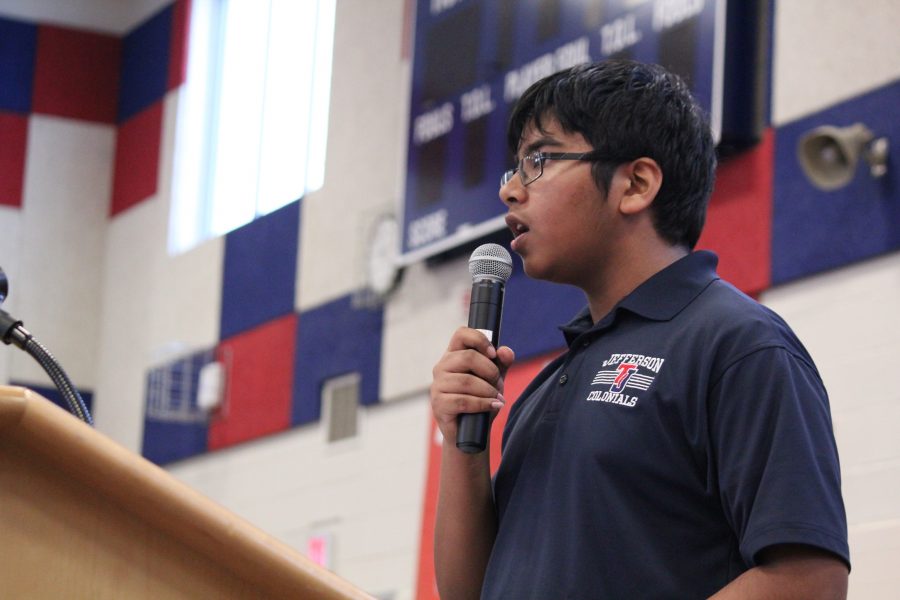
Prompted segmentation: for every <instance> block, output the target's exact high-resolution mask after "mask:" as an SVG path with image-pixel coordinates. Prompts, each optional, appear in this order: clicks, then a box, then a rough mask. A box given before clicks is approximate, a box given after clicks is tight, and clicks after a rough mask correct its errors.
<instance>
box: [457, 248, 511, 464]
mask: <svg viewBox="0 0 900 600" xmlns="http://www.w3.org/2000/svg"><path fill="white" fill-rule="evenodd" d="M469 273H471V274H472V298H471V300H470V301H469V327H471V328H472V329H477V330H479V331H480V332H481V333H483V334H484V335H485V337H486V338H487V339H489V340H491V344H493V345H494V348H498V347H499V343H500V316H501V313H502V312H503V291H504V287H505V286H506V281H507V280H508V279H509V276H510V275H511V274H512V257H511V256H510V255H509V252H507V251H506V248H504V247H503V246H500V245H499V244H484V245H481V246H479V247H478V248H476V249H475V252H473V253H472V256H471V258H469ZM489 433H490V413H486V412H483V413H464V414H461V415H459V427H458V429H457V432H456V447H457V448H459V449H460V450H462V451H463V452H465V453H466V454H478V453H479V452H483V451H484V449H485V448H486V447H487V442H488V434H489Z"/></svg>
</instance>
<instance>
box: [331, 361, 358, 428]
mask: <svg viewBox="0 0 900 600" xmlns="http://www.w3.org/2000/svg"><path fill="white" fill-rule="evenodd" d="M322 406H323V409H324V410H323V414H325V415H326V423H327V425H326V427H327V429H328V442H337V441H339V440H344V439H348V438H353V437H356V434H357V433H358V430H359V418H358V417H359V373H352V374H350V375H343V376H341V377H336V378H334V379H330V380H328V381H327V382H325V385H324V386H323V387H322Z"/></svg>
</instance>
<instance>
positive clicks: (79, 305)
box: [10, 115, 115, 388]
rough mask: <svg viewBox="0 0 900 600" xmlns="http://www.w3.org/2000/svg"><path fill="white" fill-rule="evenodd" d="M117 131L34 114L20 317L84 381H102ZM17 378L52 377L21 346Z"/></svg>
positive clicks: (86, 384)
mask: <svg viewBox="0 0 900 600" xmlns="http://www.w3.org/2000/svg"><path fill="white" fill-rule="evenodd" d="M114 143H115V130H114V128H113V127H111V126H109V125H98V124H93V123H87V122H83V121H75V120H72V119H61V118H57V117H47V116H39V115H32V116H31V118H30V119H29V127H28V148H27V154H26V166H25V185H24V198H23V202H22V209H21V229H20V231H19V242H20V244H21V246H20V250H19V251H20V263H19V270H18V272H17V273H16V281H15V289H16V292H15V307H16V316H17V317H18V318H19V319H22V320H23V321H24V322H25V327H26V328H27V329H28V330H29V331H31V332H32V333H33V334H34V336H35V337H36V338H37V339H38V341H40V342H41V343H42V344H43V345H44V346H46V347H47V348H48V349H49V350H50V352H51V353H52V354H53V355H54V356H55V357H56V359H57V360H58V361H59V362H60V364H61V365H62V367H63V369H64V370H65V371H66V372H67V373H68V375H69V377H70V378H71V379H72V381H73V383H74V384H75V385H76V386H78V387H86V388H93V387H94V385H95V384H96V381H97V379H96V378H97V351H98V335H99V329H100V310H99V309H100V298H101V292H102V264H103V256H104V253H105V231H106V223H107V214H108V211H109V194H110V185H111V183H112V156H113V148H114ZM10 377H11V378H13V379H17V380H24V381H28V382H45V383H46V384H47V385H50V379H49V378H48V377H47V376H46V375H45V374H44V371H43V369H41V367H40V366H39V365H38V363H37V362H36V361H34V360H33V359H32V358H31V357H30V356H28V355H27V354H25V353H18V354H17V355H15V356H14V358H13V362H12V365H11V372H10Z"/></svg>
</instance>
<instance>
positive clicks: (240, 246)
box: [220, 200, 300, 340]
mask: <svg viewBox="0 0 900 600" xmlns="http://www.w3.org/2000/svg"><path fill="white" fill-rule="evenodd" d="M299 231H300V201H299V200H298V201H295V202H291V203H290V204H288V205H286V206H284V207H282V208H280V209H278V210H276V211H274V212H272V213H269V214H268V215H265V216H264V217H260V218H258V219H256V220H255V221H253V222H251V223H248V224H247V225H245V226H243V227H241V228H240V229H236V230H234V231H232V232H231V233H229V234H227V235H226V236H225V265H224V272H223V277H222V315H221V323H220V339H223V340H224V339H227V338H229V337H231V336H233V335H235V334H237V333H240V332H242V331H246V330H248V329H250V328H252V327H255V326H257V325H260V324H262V323H265V322H266V321H270V320H272V319H275V318H277V317H281V316H284V315H286V314H290V313H291V312H293V311H294V290H295V289H296V281H297V254H298V252H299V247H300V245H299V244H300V235H299Z"/></svg>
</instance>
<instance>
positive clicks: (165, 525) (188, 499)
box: [0, 386, 372, 600]
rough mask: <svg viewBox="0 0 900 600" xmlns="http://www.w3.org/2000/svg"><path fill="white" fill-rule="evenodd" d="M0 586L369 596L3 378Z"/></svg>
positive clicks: (94, 593)
mask: <svg viewBox="0 0 900 600" xmlns="http://www.w3.org/2000/svg"><path fill="white" fill-rule="evenodd" d="M0 596H2V597H3V598H27V599H29V600H35V599H37V600H41V599H45V598H46V599H50V598H53V599H57V598H66V599H90V600H103V599H109V600H120V599H129V600H131V599H136V598H154V599H164V598H165V599H168V598H185V599H188V598H189V599H192V600H196V599H220V598H223V599H224V598H298V599H303V598H311V599H316V600H318V599H326V600H331V599H338V598H340V599H348V598H369V599H371V598H372V596H369V595H368V594H366V593H364V592H362V591H361V590H359V589H357V588H355V587H354V586H352V585H350V584H349V583H347V582H345V581H343V580H342V579H340V578H338V577H337V576H336V575H334V574H333V573H331V572H329V571H328V570H326V569H323V568H322V567H320V566H318V565H316V564H314V563H312V562H311V561H310V560H309V559H307V558H306V557H304V556H303V555H301V554H299V553H298V552H296V551H295V550H293V549H291V548H290V547H288V546H287V545H285V544H283V543H281V542H279V541H278V540H276V539H275V538H273V537H271V536H269V535H267V534H265V533H263V532H262V531H260V530H259V529H257V528H255V527H253V526H252V525H250V524H249V523H247V522H246V521H244V520H243V519H241V518H239V517H237V516H236V515H234V514H232V513H231V512H229V511H227V510H225V509H224V508H222V507H221V506H219V505H217V504H215V503H214V502H212V501H211V500H209V499H207V498H206V497H204V496H203V495H201V494H200V493H198V492H196V491H194V490H192V489H191V488H190V487H188V486H186V485H184V484H182V483H180V482H179V481H177V480H176V479H175V478H173V477H172V476H171V475H169V474H168V473H166V472H165V471H164V470H163V469H160V468H159V467H157V466H156V465H154V464H152V463H150V462H149V461H147V460H145V459H143V458H141V457H139V456H137V455H135V454H134V453H132V452H129V451H128V450H126V449H125V448H124V447H122V446H120V445H119V444H117V443H116V442H114V441H112V440H111V439H109V438H108V437H106V436H104V435H102V434H100V433H98V432H97V431H95V430H94V429H92V428H91V427H89V426H88V425H86V424H84V423H82V422H81V421H79V420H78V419H76V418H75V417H73V416H72V415H70V414H68V413H66V412H65V411H63V410H62V409H60V408H59V407H57V406H55V405H54V404H52V403H51V402H49V401H48V400H46V399H44V398H42V397H40V396H39V395H37V394H36V393H34V392H31V391H29V390H26V389H24V388H17V387H5V386H0Z"/></svg>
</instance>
